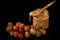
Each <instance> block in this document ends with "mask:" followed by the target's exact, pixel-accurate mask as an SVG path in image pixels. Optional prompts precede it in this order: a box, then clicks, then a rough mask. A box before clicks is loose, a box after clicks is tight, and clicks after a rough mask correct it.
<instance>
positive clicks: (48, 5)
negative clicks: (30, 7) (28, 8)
mask: <svg viewBox="0 0 60 40" xmlns="http://www.w3.org/2000/svg"><path fill="white" fill-rule="evenodd" d="M55 1H56V0H54V1H52V2H50V3H49V4H47V5H46V6H45V7H43V8H42V9H41V10H40V14H41V13H42V12H43V11H44V10H45V9H47V8H48V7H50V6H51V5H52V4H54V3H55Z"/></svg>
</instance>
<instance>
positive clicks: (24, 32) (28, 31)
mask: <svg viewBox="0 0 60 40" xmlns="http://www.w3.org/2000/svg"><path fill="white" fill-rule="evenodd" d="M6 31H7V32H8V33H9V34H10V35H11V36H13V37H16V38H19V39H23V38H24V37H25V38H29V37H30V36H31V35H35V36H36V37H40V36H41V34H43V35H45V34H46V31H45V30H44V29H35V28H34V26H33V25H30V26H29V25H25V24H23V23H21V22H17V23H16V24H15V25H13V23H12V22H8V25H7V27H6Z"/></svg>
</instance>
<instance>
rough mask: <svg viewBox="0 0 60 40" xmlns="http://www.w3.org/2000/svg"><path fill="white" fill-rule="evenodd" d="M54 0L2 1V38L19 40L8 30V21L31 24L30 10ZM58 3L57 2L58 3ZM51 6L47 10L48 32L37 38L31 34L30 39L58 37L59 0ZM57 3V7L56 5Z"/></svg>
mask: <svg viewBox="0 0 60 40" xmlns="http://www.w3.org/2000/svg"><path fill="white" fill-rule="evenodd" d="M51 1H52V0H14V1H12V0H2V3H1V14H0V33H1V34H0V35H1V37H0V38H1V40H18V39H16V38H14V37H11V36H10V35H9V33H7V32H6V30H5V29H6V27H7V23H8V22H9V21H11V22H13V23H14V24H15V23H16V22H18V21H21V22H22V23H24V24H26V25H27V24H28V25H30V24H31V23H29V12H30V11H32V10H34V9H37V8H41V7H44V6H45V5H47V4H48V3H49V2H51ZM56 3H57V4H56ZM56 3H55V4H53V5H52V6H51V7H49V8H48V9H47V10H48V11H49V16H50V18H49V19H50V20H49V22H50V23H49V28H48V29H47V34H46V35H45V36H41V37H39V38H36V37H34V36H31V38H29V39H28V40H34V39H35V40H54V39H56V40H57V39H58V38H56V37H58V35H59V33H58V32H59V29H58V27H59V26H58V25H57V23H58V21H57V20H58V19H59V16H58V15H59V10H58V9H59V8H58V6H59V2H58V0H57V1H56ZM56 5H57V7H56Z"/></svg>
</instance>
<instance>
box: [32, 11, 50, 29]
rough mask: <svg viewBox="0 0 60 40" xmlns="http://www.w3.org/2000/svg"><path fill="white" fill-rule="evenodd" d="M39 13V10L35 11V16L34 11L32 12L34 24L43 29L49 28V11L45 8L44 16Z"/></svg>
mask: <svg viewBox="0 0 60 40" xmlns="http://www.w3.org/2000/svg"><path fill="white" fill-rule="evenodd" d="M36 14H38V11H37V12H35V16H34V12H32V16H33V25H35V26H36V25H37V26H36V27H38V28H42V29H47V28H48V25H49V13H48V11H47V10H44V12H43V13H42V16H41V15H40V14H38V15H36Z"/></svg>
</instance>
